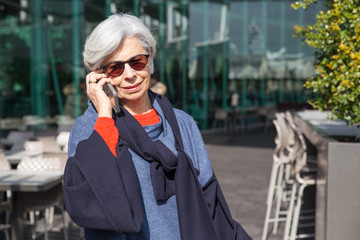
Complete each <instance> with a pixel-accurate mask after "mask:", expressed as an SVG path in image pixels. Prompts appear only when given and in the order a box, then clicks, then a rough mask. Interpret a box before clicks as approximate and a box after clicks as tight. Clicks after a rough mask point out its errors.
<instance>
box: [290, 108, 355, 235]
mask: <svg viewBox="0 0 360 240" xmlns="http://www.w3.org/2000/svg"><path fill="white" fill-rule="evenodd" d="M329 113H330V112H327V111H325V112H319V111H315V110H306V111H301V112H296V113H295V122H296V123H297V124H298V126H299V127H300V129H301V131H302V133H303V134H304V136H305V137H306V139H307V141H308V143H309V144H308V150H307V151H308V154H310V155H312V154H313V155H316V157H317V161H318V171H317V183H316V226H315V239H316V240H338V239H359V236H360V217H359V216H360V190H359V189H360V188H359V182H360V174H359V172H360V142H359V139H360V128H357V127H350V126H348V125H347V124H346V123H345V122H344V121H342V120H329V119H328V114H329Z"/></svg>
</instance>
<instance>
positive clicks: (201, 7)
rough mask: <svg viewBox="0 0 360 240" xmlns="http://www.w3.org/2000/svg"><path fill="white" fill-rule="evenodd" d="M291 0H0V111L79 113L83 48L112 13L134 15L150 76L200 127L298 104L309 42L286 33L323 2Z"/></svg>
mask: <svg viewBox="0 0 360 240" xmlns="http://www.w3.org/2000/svg"><path fill="white" fill-rule="evenodd" d="M292 2H293V1H289V0H287V1H286V0H236V1H231V0H222V1H221V0H217V1H214V0H213V1H211V0H198V1H190V0H178V1H164V0H132V1H128V0H0V118H2V119H4V118H9V117H20V118H21V117H24V116H27V115H36V116H39V117H41V118H47V117H52V116H55V115H70V116H72V117H74V118H76V117H77V116H79V115H81V114H82V112H83V111H84V109H85V108H86V106H87V96H86V89H85V76H86V74H87V72H86V69H85V68H84V65H83V62H82V50H83V45H84V42H85V39H86V36H87V35H88V34H89V33H90V32H91V31H92V29H93V28H94V27H95V26H96V25H97V24H98V23H99V22H101V21H102V20H104V19H105V18H106V17H107V16H109V15H110V14H113V13H116V12H126V13H127V12H130V13H132V14H134V15H136V16H139V17H140V18H141V19H142V20H143V21H144V22H145V24H146V25H147V26H148V27H149V28H150V29H151V31H152V32H153V33H154V36H155V38H156V40H157V43H158V49H157V56H156V58H155V74H154V76H155V77H156V78H157V79H158V80H159V81H161V82H163V83H164V84H165V85H166V86H167V93H166V95H167V96H168V97H169V98H170V100H171V102H172V103H173V105H174V106H175V107H177V108H181V109H183V110H184V111H186V112H188V113H189V114H191V115H192V116H193V117H194V118H195V120H197V122H198V123H199V126H200V128H201V129H208V128H210V127H211V126H212V123H213V121H214V118H215V110H216V109H219V108H220V109H224V110H225V111H226V110H229V109H231V108H239V109H241V111H242V112H243V113H244V114H246V113H247V110H248V109H249V108H252V107H260V106H276V105H277V104H279V103H302V102H305V101H306V100H307V99H308V98H309V97H310V93H309V92H308V91H306V90H305V89H304V88H303V83H304V81H305V80H306V79H307V78H309V77H310V76H311V75H312V74H313V73H314V67H313V64H314V58H313V49H310V48H308V47H306V46H303V45H302V44H301V41H300V40H299V39H297V38H294V37H293V36H292V35H293V27H294V25H306V24H312V23H313V22H314V21H315V15H316V13H317V12H319V11H320V9H323V8H324V4H323V2H319V3H317V4H314V5H313V6H311V8H309V9H308V10H306V11H303V10H298V11H295V10H293V9H292V8H291V6H290V4H291V3H292ZM234 96H235V97H234Z"/></svg>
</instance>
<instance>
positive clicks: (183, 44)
mask: <svg viewBox="0 0 360 240" xmlns="http://www.w3.org/2000/svg"><path fill="white" fill-rule="evenodd" d="M188 6H189V5H188V3H187V0H181V15H182V17H183V18H184V17H186V20H188V19H189V18H188ZM186 23H188V21H186ZM181 36H186V38H185V39H183V40H182V42H181V50H182V51H181V60H182V71H181V74H182V75H181V77H182V84H183V86H182V109H183V110H184V111H187V92H188V87H187V78H188V77H187V74H188V61H187V59H188V52H187V47H188V41H189V34H188V25H187V24H186V25H185V23H184V22H182V24H181Z"/></svg>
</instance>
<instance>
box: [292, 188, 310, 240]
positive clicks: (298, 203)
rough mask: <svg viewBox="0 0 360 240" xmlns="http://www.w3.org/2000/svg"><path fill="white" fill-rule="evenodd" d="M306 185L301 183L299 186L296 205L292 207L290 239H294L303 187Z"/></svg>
mask: <svg viewBox="0 0 360 240" xmlns="http://www.w3.org/2000/svg"><path fill="white" fill-rule="evenodd" d="M306 186H307V185H304V184H302V185H301V186H300V188H299V193H298V196H297V202H296V207H295V209H294V217H293V221H292V226H291V234H290V239H291V240H295V239H296V234H297V229H298V225H299V219H300V210H301V204H302V197H303V193H304V189H305V187H306Z"/></svg>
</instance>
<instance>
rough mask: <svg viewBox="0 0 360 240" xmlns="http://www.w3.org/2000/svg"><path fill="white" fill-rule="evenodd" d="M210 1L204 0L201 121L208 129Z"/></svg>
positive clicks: (202, 125)
mask: <svg viewBox="0 0 360 240" xmlns="http://www.w3.org/2000/svg"><path fill="white" fill-rule="evenodd" d="M208 17H209V1H208V0H204V32H203V37H204V38H203V42H204V43H205V44H204V48H203V52H202V59H203V89H202V92H203V96H204V97H203V106H202V108H203V109H202V111H203V115H202V119H201V120H202V121H201V128H202V129H207V118H208V106H209V102H208V101H209V96H208V92H209V86H208V81H209V70H208V67H209V63H208V54H209V45H208V43H207V42H208V36H209V20H208Z"/></svg>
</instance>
